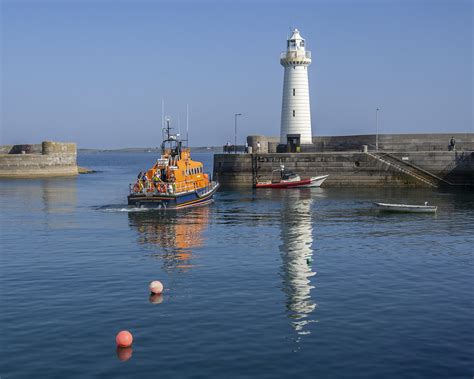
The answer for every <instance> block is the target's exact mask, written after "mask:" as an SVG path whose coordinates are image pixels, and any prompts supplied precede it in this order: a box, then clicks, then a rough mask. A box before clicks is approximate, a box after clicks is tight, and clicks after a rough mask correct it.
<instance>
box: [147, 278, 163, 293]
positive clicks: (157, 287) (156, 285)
mask: <svg viewBox="0 0 474 379" xmlns="http://www.w3.org/2000/svg"><path fill="white" fill-rule="evenodd" d="M150 291H151V293H154V294H156V295H159V294H161V293H162V292H163V284H162V283H161V282H160V281H159V280H154V281H153V282H151V283H150Z"/></svg>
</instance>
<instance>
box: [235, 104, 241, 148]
mask: <svg viewBox="0 0 474 379" xmlns="http://www.w3.org/2000/svg"><path fill="white" fill-rule="evenodd" d="M237 116H242V113H235V114H234V127H235V130H234V132H235V133H234V153H237Z"/></svg>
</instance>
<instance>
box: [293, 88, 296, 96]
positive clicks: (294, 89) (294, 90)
mask: <svg viewBox="0 0 474 379" xmlns="http://www.w3.org/2000/svg"><path fill="white" fill-rule="evenodd" d="M295 95H296V88H293V96H295Z"/></svg>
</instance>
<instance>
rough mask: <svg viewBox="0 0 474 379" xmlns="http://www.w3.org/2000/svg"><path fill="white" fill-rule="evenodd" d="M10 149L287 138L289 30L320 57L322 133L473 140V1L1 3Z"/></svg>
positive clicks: (317, 103) (315, 82) (316, 111)
mask: <svg viewBox="0 0 474 379" xmlns="http://www.w3.org/2000/svg"><path fill="white" fill-rule="evenodd" d="M1 24H2V30H1V32H2V34H1V42H2V67H1V70H2V84H1V89H2V99H1V101H2V114H1V142H0V143H2V144H10V143H36V142H40V141H41V140H45V139H50V140H58V141H76V142H78V144H79V146H80V147H99V148H100V147H104V148H116V147H125V146H157V145H158V144H159V142H160V137H161V132H160V126H161V101H162V99H164V101H165V108H166V112H165V113H166V114H167V115H169V116H171V118H172V122H173V124H174V126H177V124H178V117H179V119H180V123H181V127H182V129H184V125H185V117H186V104H189V109H190V144H191V145H193V146H202V145H221V144H224V143H225V142H226V141H227V140H231V141H233V134H234V113H243V116H242V117H241V118H240V119H239V141H240V142H241V143H243V141H244V137H245V136H246V135H248V134H265V135H274V136H277V135H278V134H279V129H280V108H281V91H282V86H283V68H282V67H281V66H280V64H279V54H280V52H281V51H283V50H284V49H285V41H286V38H287V35H288V33H289V30H290V27H297V28H299V29H300V30H301V32H302V35H303V36H304V37H305V38H306V40H307V46H308V48H309V49H310V50H311V51H312V54H313V63H312V65H311V66H310V71H309V75H310V76H309V85H310V95H311V113H312V126H313V134H315V135H344V134H367V133H373V131H374V129H375V108H377V107H380V108H381V109H382V110H381V111H380V113H379V126H380V131H381V133H414V132H420V133H425V132H426V133H430V132H433V133H434V132H447V133H450V132H472V131H473V129H472V128H473V113H472V112H473V110H472V109H473V101H472V100H473V98H472V88H473V40H472V39H473V2H472V1H462V0H449V1H416V0H414V1H389V0H386V1H384V0H380V1H304V2H298V1H292V2H289V1H285V2H283V1H281V2H280V1H260V2H259V1H240V2H239V1H232V2H231V1H221V2H217V1H216V2H213V1H206V2H204V1H203V2H200V1H194V2H187V1H174V2H164V1H140V0H138V1H112V0H103V1H85V0H83V1H79V0H77V1H74V0H73V1H42V0H37V1H22V0H15V1H12V0H3V1H2V22H1Z"/></svg>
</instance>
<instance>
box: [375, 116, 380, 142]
mask: <svg viewBox="0 0 474 379" xmlns="http://www.w3.org/2000/svg"><path fill="white" fill-rule="evenodd" d="M379 110H380V108H377V109H376V110H375V151H379V124H378V115H379Z"/></svg>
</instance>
